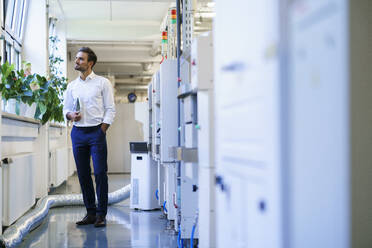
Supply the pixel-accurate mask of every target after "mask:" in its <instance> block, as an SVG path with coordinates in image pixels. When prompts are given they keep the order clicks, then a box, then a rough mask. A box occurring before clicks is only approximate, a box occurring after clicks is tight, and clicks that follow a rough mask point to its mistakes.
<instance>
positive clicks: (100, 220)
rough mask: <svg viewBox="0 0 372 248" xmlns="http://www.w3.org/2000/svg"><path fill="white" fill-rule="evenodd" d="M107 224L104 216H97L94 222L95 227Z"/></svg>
mask: <svg viewBox="0 0 372 248" xmlns="http://www.w3.org/2000/svg"><path fill="white" fill-rule="evenodd" d="M104 226H106V218H105V217H104V216H97V218H96V222H94V227H104Z"/></svg>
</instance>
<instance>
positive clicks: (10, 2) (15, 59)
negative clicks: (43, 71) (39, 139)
mask: <svg viewBox="0 0 372 248" xmlns="http://www.w3.org/2000/svg"><path fill="white" fill-rule="evenodd" d="M29 1H30V0H4V1H1V2H3V6H2V7H3V10H4V12H3V15H4V17H3V22H2V23H4V26H3V30H2V31H1V32H2V34H3V35H4V37H5V39H4V40H3V41H1V46H2V47H3V49H2V52H3V54H2V57H3V59H2V61H1V62H2V63H4V62H5V61H8V63H9V64H14V68H15V69H17V70H19V69H21V67H22V62H21V51H22V39H23V33H24V26H25V23H26V21H25V18H26V13H27V8H28V3H29ZM3 101H5V100H3ZM6 104H7V102H4V104H3V110H5V111H11V110H7V109H5V108H4V106H5V105H6Z"/></svg>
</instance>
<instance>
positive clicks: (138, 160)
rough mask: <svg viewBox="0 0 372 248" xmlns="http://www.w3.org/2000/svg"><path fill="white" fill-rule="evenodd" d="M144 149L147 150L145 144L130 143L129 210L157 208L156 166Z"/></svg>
mask: <svg viewBox="0 0 372 248" xmlns="http://www.w3.org/2000/svg"><path fill="white" fill-rule="evenodd" d="M144 148H147V143H146V142H130V150H131V185H132V187H131V192H130V208H132V209H142V210H151V209H156V208H158V207H159V206H158V204H157V200H156V189H157V164H156V163H155V161H153V160H152V158H151V157H149V155H148V151H147V149H144Z"/></svg>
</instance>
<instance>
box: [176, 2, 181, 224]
mask: <svg viewBox="0 0 372 248" xmlns="http://www.w3.org/2000/svg"><path fill="white" fill-rule="evenodd" d="M180 1H182V0H176V9H177V84H178V88H179V87H180V85H181V79H180V77H181V68H180V56H181V8H180ZM177 107H178V112H177V123H178V143H177V146H178V147H180V146H181V131H180V128H179V127H180V126H181V99H179V98H178V101H177ZM180 193H181V162H180V161H178V162H177V205H178V206H181V202H180ZM177 218H178V221H177V223H180V219H181V216H180V209H179V208H178V214H177ZM178 231H180V230H178Z"/></svg>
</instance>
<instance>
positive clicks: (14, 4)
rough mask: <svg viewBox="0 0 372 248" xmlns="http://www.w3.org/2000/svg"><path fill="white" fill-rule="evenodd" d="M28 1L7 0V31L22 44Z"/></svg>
mask: <svg viewBox="0 0 372 248" xmlns="http://www.w3.org/2000/svg"><path fill="white" fill-rule="evenodd" d="M27 3H28V0H5V3H4V5H5V6H4V7H5V8H4V9H5V12H4V13H5V31H6V32H7V33H8V34H9V35H11V36H12V37H13V39H14V40H16V41H17V42H18V43H19V44H22V38H23V29H24V23H25V17H26V12H27V11H26V10H27Z"/></svg>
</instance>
